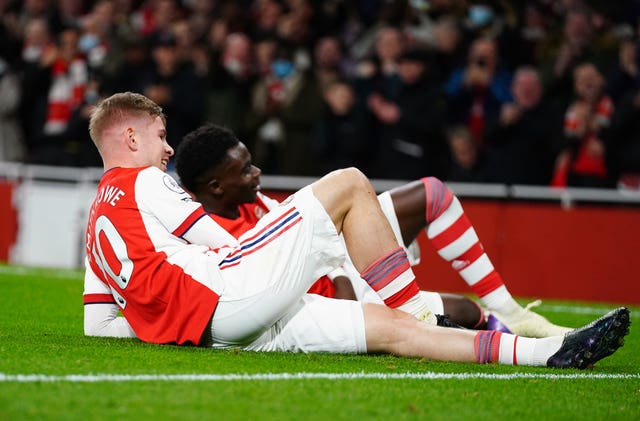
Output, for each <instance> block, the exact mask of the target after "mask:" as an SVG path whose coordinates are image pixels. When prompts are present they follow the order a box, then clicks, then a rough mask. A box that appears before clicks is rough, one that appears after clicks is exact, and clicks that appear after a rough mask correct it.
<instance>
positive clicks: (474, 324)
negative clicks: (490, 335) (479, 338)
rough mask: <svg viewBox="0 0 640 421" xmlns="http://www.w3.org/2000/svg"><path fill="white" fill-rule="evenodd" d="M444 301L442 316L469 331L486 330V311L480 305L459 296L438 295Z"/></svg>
mask: <svg viewBox="0 0 640 421" xmlns="http://www.w3.org/2000/svg"><path fill="white" fill-rule="evenodd" d="M438 294H439V295H440V299H441V300H442V307H443V310H442V314H446V315H447V316H449V319H451V320H452V321H453V322H455V323H456V324H458V325H460V326H462V327H466V328H467V329H486V327H487V321H486V318H485V314H484V310H483V309H482V307H480V305H479V304H478V303H476V302H475V301H473V300H472V299H470V298H467V297H465V296H463V295H459V294H447V293H444V292H440V293H438Z"/></svg>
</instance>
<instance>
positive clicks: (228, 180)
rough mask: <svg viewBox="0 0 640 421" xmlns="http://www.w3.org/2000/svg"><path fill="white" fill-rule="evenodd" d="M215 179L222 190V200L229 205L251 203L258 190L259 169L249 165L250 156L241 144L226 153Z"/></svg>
mask: <svg viewBox="0 0 640 421" xmlns="http://www.w3.org/2000/svg"><path fill="white" fill-rule="evenodd" d="M217 173H218V174H217V175H216V178H217V179H218V182H219V183H220V188H221V189H222V190H223V196H222V197H223V200H225V201H226V202H227V203H228V204H230V205H239V204H242V203H253V202H255V200H256V194H257V192H258V191H259V190H260V174H261V173H262V172H261V171H260V168H258V167H256V166H255V165H253V164H252V163H251V154H250V153H249V150H248V149H247V147H246V146H244V144H243V143H239V144H238V145H237V146H235V147H234V148H231V149H229V150H228V151H227V158H226V159H225V161H224V162H223V163H222V165H220V168H219V170H218V171H217Z"/></svg>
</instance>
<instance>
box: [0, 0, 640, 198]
mask: <svg viewBox="0 0 640 421" xmlns="http://www.w3.org/2000/svg"><path fill="white" fill-rule="evenodd" d="M0 16H1V19H0V140H1V144H0V161H21V162H28V163H37V164H46V165H66V166H100V159H99V156H98V155H97V152H96V151H95V147H94V146H93V144H92V143H91V140H90V138H89V136H88V131H87V126H88V118H89V116H90V113H91V109H92V106H93V104H95V103H96V101H98V100H99V99H100V98H101V97H105V96H108V95H110V94H112V93H115V92H120V91H134V92H140V93H143V94H145V95H147V96H148V97H149V98H151V99H153V100H154V101H155V102H157V103H158V104H160V105H161V106H162V107H163V109H164V111H165V113H166V114H167V116H168V126H167V130H168V139H169V141H170V143H171V144H172V146H174V147H175V146H176V145H177V143H178V142H179V141H180V139H181V137H182V136H183V135H184V134H185V133H187V132H188V131H190V130H192V129H194V128H196V127H197V126H198V125H200V124H202V123H203V122H214V123H218V124H223V125H225V126H227V127H229V128H231V129H232V130H234V131H235V132H236V133H237V134H238V135H239V137H240V139H241V140H242V141H243V142H244V143H245V144H246V145H247V146H248V147H249V149H250V150H251V151H252V153H253V156H254V161H255V164H256V165H258V166H260V167H261V168H262V170H263V172H264V173H267V174H281V175H305V176H317V175H322V174H324V173H326V172H327V171H329V170H332V169H335V168H340V167H345V166H357V167H359V168H361V169H362V170H363V171H364V172H365V173H366V174H367V175H368V176H370V177H374V178H386V179H414V178H418V177H422V176H425V175H434V176H437V177H440V178H442V179H444V180H448V181H461V182H489V183H507V184H533V185H552V186H589V187H615V186H628V187H637V186H638V184H639V182H640V73H639V71H640V50H639V48H640V42H639V39H640V38H639V32H640V20H639V18H640V1H638V0H616V1H608V2H605V1H588V0H513V1H507V0H502V1H501V0H493V1H472V0H352V1H349V0H324V1H323V0H237V1H230V0H138V1H136V0H94V1H91V0H21V1H16V0H0Z"/></svg>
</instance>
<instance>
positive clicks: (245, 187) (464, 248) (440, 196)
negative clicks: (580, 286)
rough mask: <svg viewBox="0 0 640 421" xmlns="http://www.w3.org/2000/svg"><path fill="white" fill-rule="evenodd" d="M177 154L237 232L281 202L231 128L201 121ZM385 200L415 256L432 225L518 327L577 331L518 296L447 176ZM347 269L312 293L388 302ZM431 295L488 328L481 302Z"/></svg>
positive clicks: (208, 205)
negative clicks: (265, 187) (264, 190)
mask: <svg viewBox="0 0 640 421" xmlns="http://www.w3.org/2000/svg"><path fill="white" fill-rule="evenodd" d="M175 159H176V170H177V172H178V176H179V178H180V181H181V182H182V184H183V186H184V187H185V188H186V189H187V190H188V191H190V192H191V193H192V195H193V196H194V198H195V200H197V201H198V202H200V203H202V205H203V207H204V210H205V211H207V212H209V213H210V215H211V217H212V218H213V219H214V220H215V221H216V222H217V223H218V224H220V225H221V226H222V227H223V228H225V229H226V230H227V231H228V232H230V233H231V234H232V235H233V236H235V237H236V238H237V237H240V235H242V234H244V233H245V232H246V231H247V230H248V229H250V228H252V227H253V226H255V224H256V223H257V222H258V221H259V220H260V218H261V217H262V216H263V215H265V214H266V213H267V212H268V211H269V210H270V209H273V208H275V207H276V206H277V204H278V203H277V202H276V201H275V200H273V199H271V198H269V197H266V196H265V195H263V194H261V193H260V192H259V190H260V174H261V172H260V169H259V168H257V167H256V166H255V165H253V164H252V162H251V154H250V152H249V150H248V149H247V148H246V147H245V145H244V144H243V143H242V142H241V141H240V140H239V139H237V138H236V136H235V135H234V134H233V133H231V132H230V131H229V130H226V129H224V128H221V127H218V126H214V125H205V126H203V127H201V128H200V129H199V130H197V131H195V132H193V133H192V134H190V136H188V137H187V138H185V139H184V141H183V142H181V143H180V146H179V147H178V150H177V153H176V158H175ZM378 200H379V202H380V205H381V207H382V210H383V212H384V214H385V216H386V218H387V219H388V221H389V223H390V224H391V227H392V228H393V230H394V233H395V235H396V239H397V241H398V242H399V243H401V244H404V245H405V247H406V251H407V254H408V256H409V260H410V262H411V263H412V264H417V263H418V262H419V259H420V249H419V248H418V244H417V241H416V237H417V236H418V234H419V233H420V232H421V231H422V230H423V229H424V230H425V231H426V233H427V236H428V238H429V239H430V240H431V242H432V244H433V245H434V247H435V249H436V250H437V251H438V254H439V255H440V256H441V257H442V258H443V259H446V260H447V261H449V262H451V263H452V267H453V268H454V269H455V270H456V271H457V272H458V273H459V274H460V275H461V277H462V278H463V279H464V280H465V281H466V282H467V283H468V284H469V285H470V286H471V289H472V290H473V291H474V292H475V293H476V295H478V296H479V297H480V300H481V301H482V303H483V304H484V305H485V306H486V307H487V308H488V309H489V310H490V311H491V312H492V313H493V315H494V316H495V317H497V318H498V319H499V320H500V321H502V323H503V324H504V325H506V326H507V327H508V328H509V330H510V332H511V333H515V334H518V335H522V336H528V337H547V336H553V335H562V334H564V333H566V332H568V331H569V330H571V329H569V328H565V327H561V326H557V325H554V324H552V323H550V322H549V321H548V320H546V319H545V318H543V317H542V316H540V315H538V314H536V313H533V312H531V311H530V310H525V309H523V308H522V307H521V306H520V305H519V304H518V303H517V302H516V301H515V300H514V299H513V297H512V296H511V294H510V293H509V291H508V290H507V288H506V286H505V284H504V282H503V281H502V278H501V276H500V274H499V273H498V272H497V271H496V269H495V268H494V267H493V265H492V263H491V260H490V259H489V257H488V256H487V254H486V253H485V252H484V247H483V246H482V244H481V242H480V240H479V238H478V236H477V235H476V233H475V230H474V229H473V226H472V225H471V223H470V222H469V219H468V218H467V217H466V215H465V213H464V211H463V209H462V206H461V204H460V202H459V200H458V198H457V197H456V196H454V195H453V193H452V192H451V191H450V190H449V189H448V188H447V187H446V186H445V185H444V184H443V183H442V182H441V181H440V180H438V179H437V178H433V177H428V178H423V179H422V180H418V181H414V182H412V183H409V184H406V185H404V186H401V187H398V188H395V189H393V190H390V191H388V192H384V193H382V194H381V195H379V196H378ZM345 269H346V270H347V272H348V273H345V274H344V275H346V278H345V277H344V276H336V275H335V274H334V276H332V278H333V279H332V280H333V282H334V283H335V284H336V285H335V287H334V285H333V283H332V281H331V280H329V278H328V277H326V276H325V277H322V278H320V279H319V280H318V281H317V282H316V283H315V284H314V285H313V286H312V288H311V289H310V290H309V292H311V293H317V294H321V295H324V296H327V297H335V298H354V299H355V298H357V299H358V300H362V301H366V302H378V303H381V301H380V300H379V298H378V296H377V294H375V293H373V291H372V289H371V288H369V287H368V285H367V284H366V282H364V281H363V280H361V279H360V276H359V274H358V273H357V272H355V270H353V265H346V266H345ZM352 284H353V285H352ZM423 294H425V295H426V300H427V303H428V306H429V308H430V309H431V311H432V312H433V313H436V314H442V313H444V314H447V315H448V316H449V317H450V318H451V319H452V320H453V321H454V322H455V323H458V324H459V325H461V326H464V327H468V328H475V329H483V328H485V327H486V323H485V317H484V314H483V311H482V309H481V308H480V306H478V305H477V304H476V303H475V302H474V301H472V300H469V299H468V298H466V297H463V296H460V295H455V294H438V293H433V292H423ZM490 327H493V326H490Z"/></svg>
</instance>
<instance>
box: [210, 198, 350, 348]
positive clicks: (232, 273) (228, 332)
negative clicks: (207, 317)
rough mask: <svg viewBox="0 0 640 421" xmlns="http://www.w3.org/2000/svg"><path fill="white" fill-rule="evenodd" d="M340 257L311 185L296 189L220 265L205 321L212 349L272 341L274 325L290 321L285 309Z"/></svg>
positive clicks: (342, 256) (335, 236)
mask: <svg viewBox="0 0 640 421" xmlns="http://www.w3.org/2000/svg"><path fill="white" fill-rule="evenodd" d="M344 259H345V250H344V247H343V246H342V243H341V240H340V237H339V236H338V234H337V231H336V228H335V225H334V224H333V221H332V220H331V218H330V217H329V215H328V214H327V212H326V211H325V209H324V207H323V206H322V205H321V204H320V202H319V201H318V199H317V198H316V197H315V196H314V195H313V192H312V190H311V187H310V186H307V187H305V188H303V189H302V190H300V191H298V192H297V193H295V194H294V195H293V196H291V197H290V198H289V199H287V200H285V201H284V202H283V203H282V204H280V205H279V206H278V207H276V208H275V209H274V210H272V211H271V212H269V213H268V214H267V215H265V216H264V217H263V218H262V219H260V221H259V222H258V224H257V225H256V226H255V227H254V228H252V229H251V230H249V231H248V232H246V233H245V234H243V235H242V236H241V237H240V238H239V246H238V247H237V248H236V249H235V250H234V251H233V252H232V253H231V254H230V255H229V256H227V258H225V260H223V261H222V262H221V263H220V265H219V266H220V269H221V271H220V272H221V274H222V278H223V283H224V289H223V290H222V291H221V292H220V301H219V303H218V306H217V308H216V310H215V312H214V314H213V318H212V322H211V342H212V344H213V346H223V347H226V346H233V347H237V346H241V347H245V346H248V345H250V344H251V343H252V342H254V341H255V340H256V339H258V338H259V337H261V336H263V335H267V336H270V337H272V338H276V337H277V333H278V331H279V330H280V329H282V326H281V325H280V324H276V322H278V320H280V319H282V318H283V317H284V316H285V315H288V317H289V319H291V318H293V315H292V314H291V311H294V314H297V313H300V309H299V305H300V302H301V299H302V297H303V296H304V295H305V293H306V291H307V290H308V289H309V287H310V286H311V285H312V284H313V282H315V280H316V279H318V278H319V277H320V276H322V275H325V274H327V273H328V272H330V271H331V270H333V269H335V268H337V267H339V266H340V265H341V264H342V263H343V262H344ZM358 305H359V304H358ZM301 314H302V313H301ZM360 318H362V316H360ZM344 323H349V321H348V320H345V321H344ZM268 331H272V332H271V333H270V334H269V333H268ZM265 332H267V333H266V334H265ZM301 334H302V333H301ZM290 337H291V338H293V337H295V335H294V334H290ZM279 346H280V347H284V348H287V349H288V348H289V347H290V346H295V345H294V344H287V343H282V344H281V345H279ZM300 350H302V349H300Z"/></svg>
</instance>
